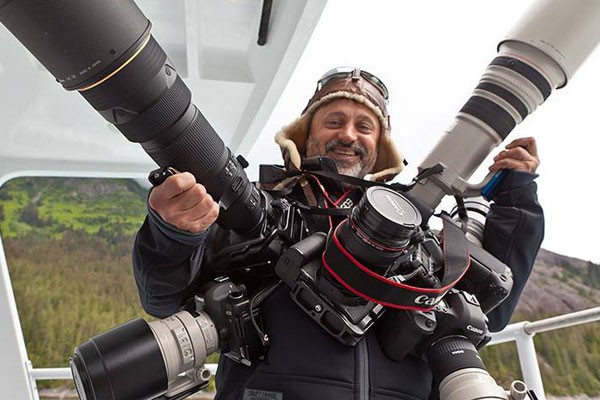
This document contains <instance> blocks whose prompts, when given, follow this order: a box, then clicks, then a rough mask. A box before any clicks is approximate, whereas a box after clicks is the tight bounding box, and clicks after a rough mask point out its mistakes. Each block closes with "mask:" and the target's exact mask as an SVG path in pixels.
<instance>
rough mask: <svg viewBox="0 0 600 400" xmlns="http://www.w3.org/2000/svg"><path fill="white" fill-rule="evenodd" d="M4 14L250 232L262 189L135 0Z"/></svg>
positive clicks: (57, 72) (230, 224) (30, 5)
mask: <svg viewBox="0 0 600 400" xmlns="http://www.w3.org/2000/svg"><path fill="white" fill-rule="evenodd" d="M0 22H2V23H3V24H4V25H5V26H6V27H7V28H8V29H9V31H11V33H12V34H13V35H14V36H15V37H16V38H17V39H18V40H19V41H20V42H21V43H22V44H23V45H24V46H25V47H26V48H27V49H28V50H29V51H30V52H31V53H32V54H33V55H34V56H35V57H36V58H37V59H38V60H39V61H40V63H41V64H42V65H44V67H46V68H47V69H48V71H50V73H52V75H53V76H54V77H55V78H56V80H57V81H58V82H60V83H61V84H62V85H63V87H64V88H65V89H67V90H78V91H79V92H80V93H81V94H82V96H83V97H84V98H85V99H86V100H87V101H88V102H89V103H90V104H91V105H92V106H93V107H94V108H95V109H96V110H97V111H98V112H99V113H100V114H101V115H102V116H103V117H104V118H105V119H106V120H108V121H109V122H110V123H112V124H114V125H115V126H116V127H117V128H118V129H119V130H120V131H121V133H122V134H123V135H124V136H125V137H126V138H127V139H128V140H130V141H132V142H135V143H140V144H141V146H142V148H143V149H144V151H146V153H147V154H148V155H149V156H150V157H151V158H152V159H153V160H154V161H155V162H156V163H157V164H158V165H159V166H161V167H168V166H170V167H173V168H175V169H177V170H179V171H188V172H191V173H192V174H193V175H194V176H195V177H196V181H197V182H199V183H201V184H203V185H204V186H206V189H207V191H208V193H210V194H211V196H212V197H213V198H214V199H215V200H216V201H217V200H221V205H222V212H221V215H220V217H219V220H218V223H219V224H220V225H221V226H222V227H224V228H226V229H234V230H236V231H241V232H246V231H250V230H252V229H254V228H256V227H257V226H260V223H259V222H260V221H261V219H262V218H263V215H262V214H263V211H262V208H261V196H260V193H259V192H258V190H257V189H256V188H255V187H254V185H252V184H251V182H250V181H249V180H248V178H247V176H246V173H245V172H244V170H243V166H242V165H241V163H240V162H239V161H238V160H237V159H236V158H235V157H234V156H233V154H232V153H231V151H230V150H229V148H227V147H226V146H225V144H224V143H223V141H222V140H221V138H220V137H219V136H218V135H217V133H216V132H215V130H214V129H213V128H212V126H211V125H210V124H209V122H208V121H207V120H206V118H204V116H203V115H202V113H201V112H200V111H199V110H198V109H197V108H196V107H195V106H194V105H193V104H192V103H191V97H192V96H191V93H190V90H189V88H188V87H187V86H186V85H185V83H184V82H183V80H182V79H181V78H180V77H179V76H178V74H177V71H176V69H175V67H174V65H173V64H172V63H171V61H170V60H169V59H168V57H167V55H166V54H165V52H164V51H163V49H162V48H161V47H160V45H159V44H158V43H157V42H156V40H154V38H153V37H152V36H151V35H150V27H151V23H150V21H149V20H148V18H146V16H145V15H144V14H143V13H142V12H141V10H140V9H139V8H138V7H137V6H136V4H135V3H134V2H133V1H132V0H103V1H80V0H47V1H39V0H18V1H17V0H12V1H10V0H9V1H5V2H4V3H0Z"/></svg>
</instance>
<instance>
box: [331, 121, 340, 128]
mask: <svg viewBox="0 0 600 400" xmlns="http://www.w3.org/2000/svg"><path fill="white" fill-rule="evenodd" d="M341 125H342V122H341V121H339V120H331V121H327V126H328V127H330V128H337V127H339V126H341Z"/></svg>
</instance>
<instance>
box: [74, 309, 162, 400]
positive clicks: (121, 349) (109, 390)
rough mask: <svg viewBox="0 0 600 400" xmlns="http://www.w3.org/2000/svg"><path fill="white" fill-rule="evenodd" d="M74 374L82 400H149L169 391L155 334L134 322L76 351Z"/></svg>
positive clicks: (94, 338) (141, 320)
mask: <svg viewBox="0 0 600 400" xmlns="http://www.w3.org/2000/svg"><path fill="white" fill-rule="evenodd" d="M71 372H72V374H73V379H74V381H75V387H76V389H77V393H78V394H79V398H80V399H82V400H148V399H154V398H156V397H158V396H160V395H162V394H164V393H165V392H166V391H167V385H168V379H167V369H166V367H165V362H164V359H163V356H162V353H161V350H160V347H159V345H158V342H157V341H156V338H155V336H154V334H153V333H152V330H151V329H150V327H149V326H148V324H147V323H146V322H145V321H144V320H143V319H141V318H138V319H134V320H132V321H129V322H127V323H125V324H123V325H120V326H118V327H116V328H113V329H111V330H109V331H107V332H104V333H102V334H100V335H98V336H95V337H93V338H91V339H90V340H88V341H87V342H85V343H83V344H82V345H80V346H79V347H77V348H76V349H75V354H74V355H73V357H72V358H71Z"/></svg>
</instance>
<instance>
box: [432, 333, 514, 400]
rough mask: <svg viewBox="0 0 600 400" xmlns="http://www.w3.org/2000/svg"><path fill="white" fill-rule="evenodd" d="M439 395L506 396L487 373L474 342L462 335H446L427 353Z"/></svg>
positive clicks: (457, 399) (458, 399) (447, 399)
mask: <svg viewBox="0 0 600 400" xmlns="http://www.w3.org/2000/svg"><path fill="white" fill-rule="evenodd" d="M426 355H427V361H428V362H429V365H430V366H431V370H432V372H433V378H434V381H435V382H436V383H438V384H439V385H438V389H439V398H440V399H444V400H463V399H505V398H506V393H505V392H504V389H503V388H502V387H500V386H498V384H497V383H496V381H495V380H494V378H492V377H491V376H490V374H489V373H488V372H487V370H486V368H485V365H484V364H483V360H482V359H481V357H480V356H479V353H478V352H477V349H476V348H475V345H473V343H472V342H471V341H470V340H469V339H467V338H466V337H464V336H447V337H444V338H442V339H440V340H438V341H436V342H435V343H433V344H432V345H431V346H430V348H429V349H428V350H427V352H426Z"/></svg>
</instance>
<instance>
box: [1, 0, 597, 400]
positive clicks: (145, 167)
mask: <svg viewBox="0 0 600 400" xmlns="http://www.w3.org/2000/svg"><path fill="white" fill-rule="evenodd" d="M13 1H18V0H13ZM573 1H575V0H573ZM577 1H580V2H581V1H582V2H586V1H590V0H577ZM592 1H594V2H596V3H598V2H597V1H596V0H592ZM10 2H11V1H10V0H9V1H7V0H0V12H1V11H2V7H5V6H6V5H7V4H9V3H10ZM137 3H138V5H139V7H140V8H141V9H142V11H143V12H144V13H145V14H146V16H147V17H148V18H149V19H150V20H151V21H152V23H153V34H154V36H155V37H156V38H157V40H158V42H159V43H160V44H161V46H162V47H163V48H164V49H165V51H166V53H167V54H168V55H169V57H170V58H171V60H172V61H173V62H174V64H175V65H176V66H177V69H178V72H179V74H180V75H181V76H182V78H183V79H184V81H185V83H186V85H187V86H188V87H189V88H190V89H191V91H192V93H193V94H194V97H193V101H194V103H195V105H196V106H197V107H198V108H199V109H200V110H201V111H202V113H203V114H204V115H205V116H206V118H207V119H208V120H209V121H210V123H211V124H212V125H213V127H214V128H215V130H216V131H217V132H218V134H219V135H220V136H221V138H222V139H223V141H224V142H225V143H226V144H227V146H228V147H229V148H231V149H232V150H233V152H234V153H236V154H246V153H248V152H249V151H250V149H251V148H252V146H253V144H254V143H255V141H256V140H257V138H258V136H259V134H260V133H261V131H262V129H263V127H264V125H265V124H266V122H267V119H268V118H269V116H270V115H271V112H272V111H273V109H274V107H275V105H276V104H277V102H278V100H279V97H280V95H281V93H282V92H283V90H284V87H285V86H286V84H287V83H288V81H289V79H290V77H291V75H292V73H293V71H294V68H295V67H296V65H297V64H298V62H299V60H300V58H301V56H302V53H303V50H304V48H305V47H306V45H307V43H308V41H309V39H310V37H311V34H312V33H313V31H314V29H315V27H316V26H317V24H318V22H319V18H320V16H321V14H322V12H323V10H324V8H325V6H326V3H327V1H326V0H262V1H258V0H253V1H250V0H228V1H227V0H170V1H169V6H168V7H165V4H166V2H161V1H159V0H139V1H138V2H137ZM596 9H598V7H596ZM267 11H270V12H267ZM599 17H600V16H599ZM598 26H600V23H598ZM592 31H593V30H592ZM586 35H588V36H593V35H597V36H598V37H599V38H600V32H598V31H597V30H596V31H593V32H586ZM595 40H596V42H597V38H596V39H595ZM259 42H260V44H259ZM592 47H593V46H592ZM0 49H1V51H0V91H1V92H2V94H3V97H5V98H6V97H7V96H6V94H7V93H9V94H10V95H9V98H10V101H6V100H5V101H4V102H3V105H2V107H1V108H0V121H2V125H3V127H2V132H1V138H2V140H1V146H0V187H1V186H2V185H3V184H4V183H6V182H7V181H8V180H10V179H13V178H16V177H22V176H64V177H69V176H77V177H108V178H111V177H118V178H136V179H137V178H139V179H145V178H146V176H147V174H148V171H149V170H152V169H154V168H156V165H155V164H154V162H152V161H151V160H150V158H149V157H148V155H147V154H146V153H145V152H144V151H143V150H142V148H141V147H140V146H139V145H138V144H134V143H130V142H128V141H127V140H125V138H124V137H123V136H122V135H121V134H120V133H119V132H118V131H117V130H116V129H115V128H114V127H113V126H112V125H110V124H109V123H108V122H106V121H105V120H103V119H102V118H100V117H99V115H98V114H97V113H96V111H94V110H93V109H92V108H91V107H90V106H89V105H88V104H86V102H85V101H83V100H82V98H81V97H80V96H78V95H75V94H73V93H69V92H67V91H65V90H64V89H63V88H62V87H61V86H60V85H58V84H57V83H56V82H55V81H54V80H53V79H51V76H49V74H48V72H47V71H46V70H45V68H44V67H43V66H42V65H41V64H40V62H39V61H37V60H36V59H35V58H34V57H33V56H32V55H31V54H30V53H29V52H28V51H27V50H26V49H25V48H24V47H23V46H22V45H21V44H20V43H19V42H18V41H17V40H15V38H14V37H13V36H12V35H11V34H10V33H9V31H8V30H6V29H5V28H4V27H3V26H0ZM589 51H591V49H588V48H586V49H583V50H581V51H580V53H581V54H580V56H581V59H580V60H577V61H576V62H575V64H576V65H575V68H576V67H577V66H578V65H579V64H578V63H581V62H583V59H584V58H585V56H586V55H587V54H585V53H586V52H587V53H589ZM569 61H570V60H567V61H566V64H565V65H566V67H565V68H566V69H568V68H569ZM561 66H564V65H561ZM572 72H573V71H569V72H568V73H572ZM15 76H18V77H19V78H20V79H18V80H17V79H15V78H14V77H15ZM205 93H206V94H208V95H206V96H204V95H203V94H205ZM56 104H60V107H57V106H56ZM534 108H535V107H534ZM597 320H600V308H593V309H590V310H586V311H581V312H577V313H574V314H569V315H564V316H561V317H556V318H551V319H549V320H544V321H537V322H523V323H518V324H514V325H511V326H509V327H508V328H506V329H505V330H504V331H503V332H501V333H499V334H497V335H495V336H494V338H493V340H492V343H502V342H506V341H513V340H514V341H516V342H517V347H518V350H519V356H520V360H521V366H522V373H523V376H524V381H525V383H526V384H527V385H528V386H529V387H530V388H532V389H533V390H534V391H535V392H536V394H537V396H538V397H539V398H540V399H544V398H545V396H544V390H543V383H542V379H541V375H540V370H539V367H538V365H537V361H536V356H535V348H534V346H533V340H532V338H533V335H535V334H536V333H538V332H543V331H547V330H552V329H558V328H562V327H565V326H573V325H576V324H579V323H585V322H590V321H597ZM0 321H2V323H0V343H2V352H1V353H2V354H1V358H0V388H2V392H3V395H4V398H7V399H18V400H37V399H38V398H39V395H38V391H37V389H36V380H41V379H71V374H70V371H69V370H68V369H66V368H36V366H35V365H31V363H30V361H29V358H28V355H27V349H26V345H25V341H24V338H23V333H22V331H21V325H20V322H19V314H18V311H17V306H16V303H15V299H14V294H13V288H12V284H11V280H10V275H9V271H8V266H7V262H6V257H5V254H4V248H3V247H2V240H1V238H0ZM74 345H75V344H74ZM213 368H214V366H213Z"/></svg>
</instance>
